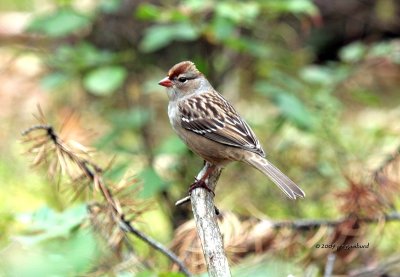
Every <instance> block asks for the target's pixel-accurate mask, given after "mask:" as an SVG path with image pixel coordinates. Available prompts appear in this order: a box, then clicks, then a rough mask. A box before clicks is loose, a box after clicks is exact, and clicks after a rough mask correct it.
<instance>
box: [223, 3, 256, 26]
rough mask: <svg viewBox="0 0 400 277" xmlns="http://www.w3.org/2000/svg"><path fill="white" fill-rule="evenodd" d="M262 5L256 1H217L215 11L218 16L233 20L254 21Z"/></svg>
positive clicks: (237, 21) (238, 21)
mask: <svg viewBox="0 0 400 277" xmlns="http://www.w3.org/2000/svg"><path fill="white" fill-rule="evenodd" d="M259 11H260V7H259V5H258V3H256V2H225V1H220V2H217V5H216V7H215V12H216V14H217V16H218V17H224V18H227V19H230V20H232V21H233V22H236V23H240V22H248V23H251V22H253V21H254V20H255V19H256V18H257V15H258V14H259Z"/></svg>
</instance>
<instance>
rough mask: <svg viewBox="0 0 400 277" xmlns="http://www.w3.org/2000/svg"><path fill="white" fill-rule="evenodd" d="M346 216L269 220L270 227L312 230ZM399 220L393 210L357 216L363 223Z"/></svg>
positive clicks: (338, 222) (397, 213)
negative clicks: (338, 217) (391, 211)
mask: <svg viewBox="0 0 400 277" xmlns="http://www.w3.org/2000/svg"><path fill="white" fill-rule="evenodd" d="M347 219H348V217H344V218H340V219H319V220H316V219H309V220H307V219H301V220H293V221H275V222H271V224H272V228H275V229H280V228H289V229H295V230H303V231H308V230H313V229H317V228H319V227H321V226H328V227H336V226H337V225H339V224H341V223H343V222H344V221H346V220H347ZM398 220H400V213H399V212H393V213H389V214H387V215H383V216H381V217H372V218H370V217H360V218H358V221H359V222H365V223H377V222H381V221H387V222H389V221H398Z"/></svg>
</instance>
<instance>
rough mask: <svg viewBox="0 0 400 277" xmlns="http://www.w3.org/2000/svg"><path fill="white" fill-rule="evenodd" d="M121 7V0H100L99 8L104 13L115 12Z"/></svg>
mask: <svg viewBox="0 0 400 277" xmlns="http://www.w3.org/2000/svg"><path fill="white" fill-rule="evenodd" d="M120 7H121V0H101V1H100V9H101V10H102V11H103V12H105V13H113V12H117V11H118V9H119V8H120Z"/></svg>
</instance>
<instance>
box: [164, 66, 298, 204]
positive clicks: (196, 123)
mask: <svg viewBox="0 0 400 277" xmlns="http://www.w3.org/2000/svg"><path fill="white" fill-rule="evenodd" d="M158 84H159V85H161V86H164V87H166V88H167V93H168V97H169V105H168V116H169V120H170V122H171V125H172V127H173V128H174V130H175V132H176V133H177V134H178V136H179V137H180V138H181V139H182V140H183V141H184V142H185V143H186V144H187V146H188V147H189V148H190V149H191V150H192V151H193V152H195V153H196V154H197V155H199V156H200V157H202V158H203V159H204V160H205V161H207V162H209V163H210V164H211V165H212V166H210V170H208V171H207V172H206V174H204V176H203V178H202V180H199V181H198V183H197V184H196V183H195V184H194V185H192V187H191V189H193V188H194V187H198V186H204V184H205V182H204V181H205V180H206V178H207V177H208V175H209V174H210V173H211V172H212V170H213V169H215V168H216V167H224V166H225V165H226V164H228V163H230V162H232V161H242V162H246V163H247V164H249V165H251V166H253V167H255V168H257V169H258V170H260V171H261V172H262V173H264V174H265V175H266V176H268V177H269V178H270V179H271V180H272V181H273V182H274V183H275V184H276V185H277V186H278V187H279V188H280V189H281V190H282V191H283V192H284V193H285V194H286V195H287V196H288V197H289V198H291V199H296V197H304V196H305V193H304V192H303V191H302V190H301V189H300V188H299V187H298V186H297V185H296V184H295V183H294V182H293V181H292V180H290V179H289V178H288V177H287V176H286V175H285V174H283V173H282V172H281V171H280V170H279V169H278V168H276V167H275V166H274V165H273V164H271V163H270V162H269V161H267V160H266V159H265V153H264V150H263V149H262V148H261V145H260V142H259V141H258V139H257V138H256V136H255V134H254V132H253V131H252V130H251V128H250V126H249V125H248V124H247V123H246V122H245V121H244V119H243V118H242V117H241V116H240V115H239V114H238V113H237V112H236V110H235V109H234V108H233V106H232V105H231V104H230V103H229V102H228V101H227V100H226V99H225V98H223V97H222V95H221V94H219V93H218V92H217V91H216V90H215V89H214V88H213V87H212V86H211V84H210V83H209V82H208V80H207V79H206V77H205V76H204V75H203V74H202V73H201V72H200V71H198V70H197V68H196V66H195V65H194V63H192V62H190V61H184V62H181V63H178V64H176V65H174V66H173V67H172V68H171V69H170V70H169V72H168V76H167V77H166V78H164V79H162V80H161V81H160V82H159V83H158ZM205 188H207V186H205Z"/></svg>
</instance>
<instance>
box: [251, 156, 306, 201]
mask: <svg viewBox="0 0 400 277" xmlns="http://www.w3.org/2000/svg"><path fill="white" fill-rule="evenodd" d="M245 162H247V163H248V164H250V165H252V166H254V167H255V168H257V169H258V170H260V171H261V172H262V173H264V174H265V175H267V176H268V178H270V179H271V181H272V182H274V183H275V184H276V185H277V186H278V187H279V188H280V189H281V190H282V191H283V192H284V193H285V194H286V195H287V196H288V197H289V198H291V199H296V198H297V197H304V196H306V194H305V193H304V191H303V190H302V189H301V188H299V187H298V186H297V185H296V184H295V183H294V182H293V181H292V180H290V179H289V177H287V176H286V175H285V174H283V173H282V172H281V171H280V170H279V169H278V168H276V167H275V166H274V165H273V164H272V163H270V162H269V161H268V160H266V159H265V158H263V157H261V156H259V155H257V154H254V155H251V157H250V158H247V159H246V160H245Z"/></svg>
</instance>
